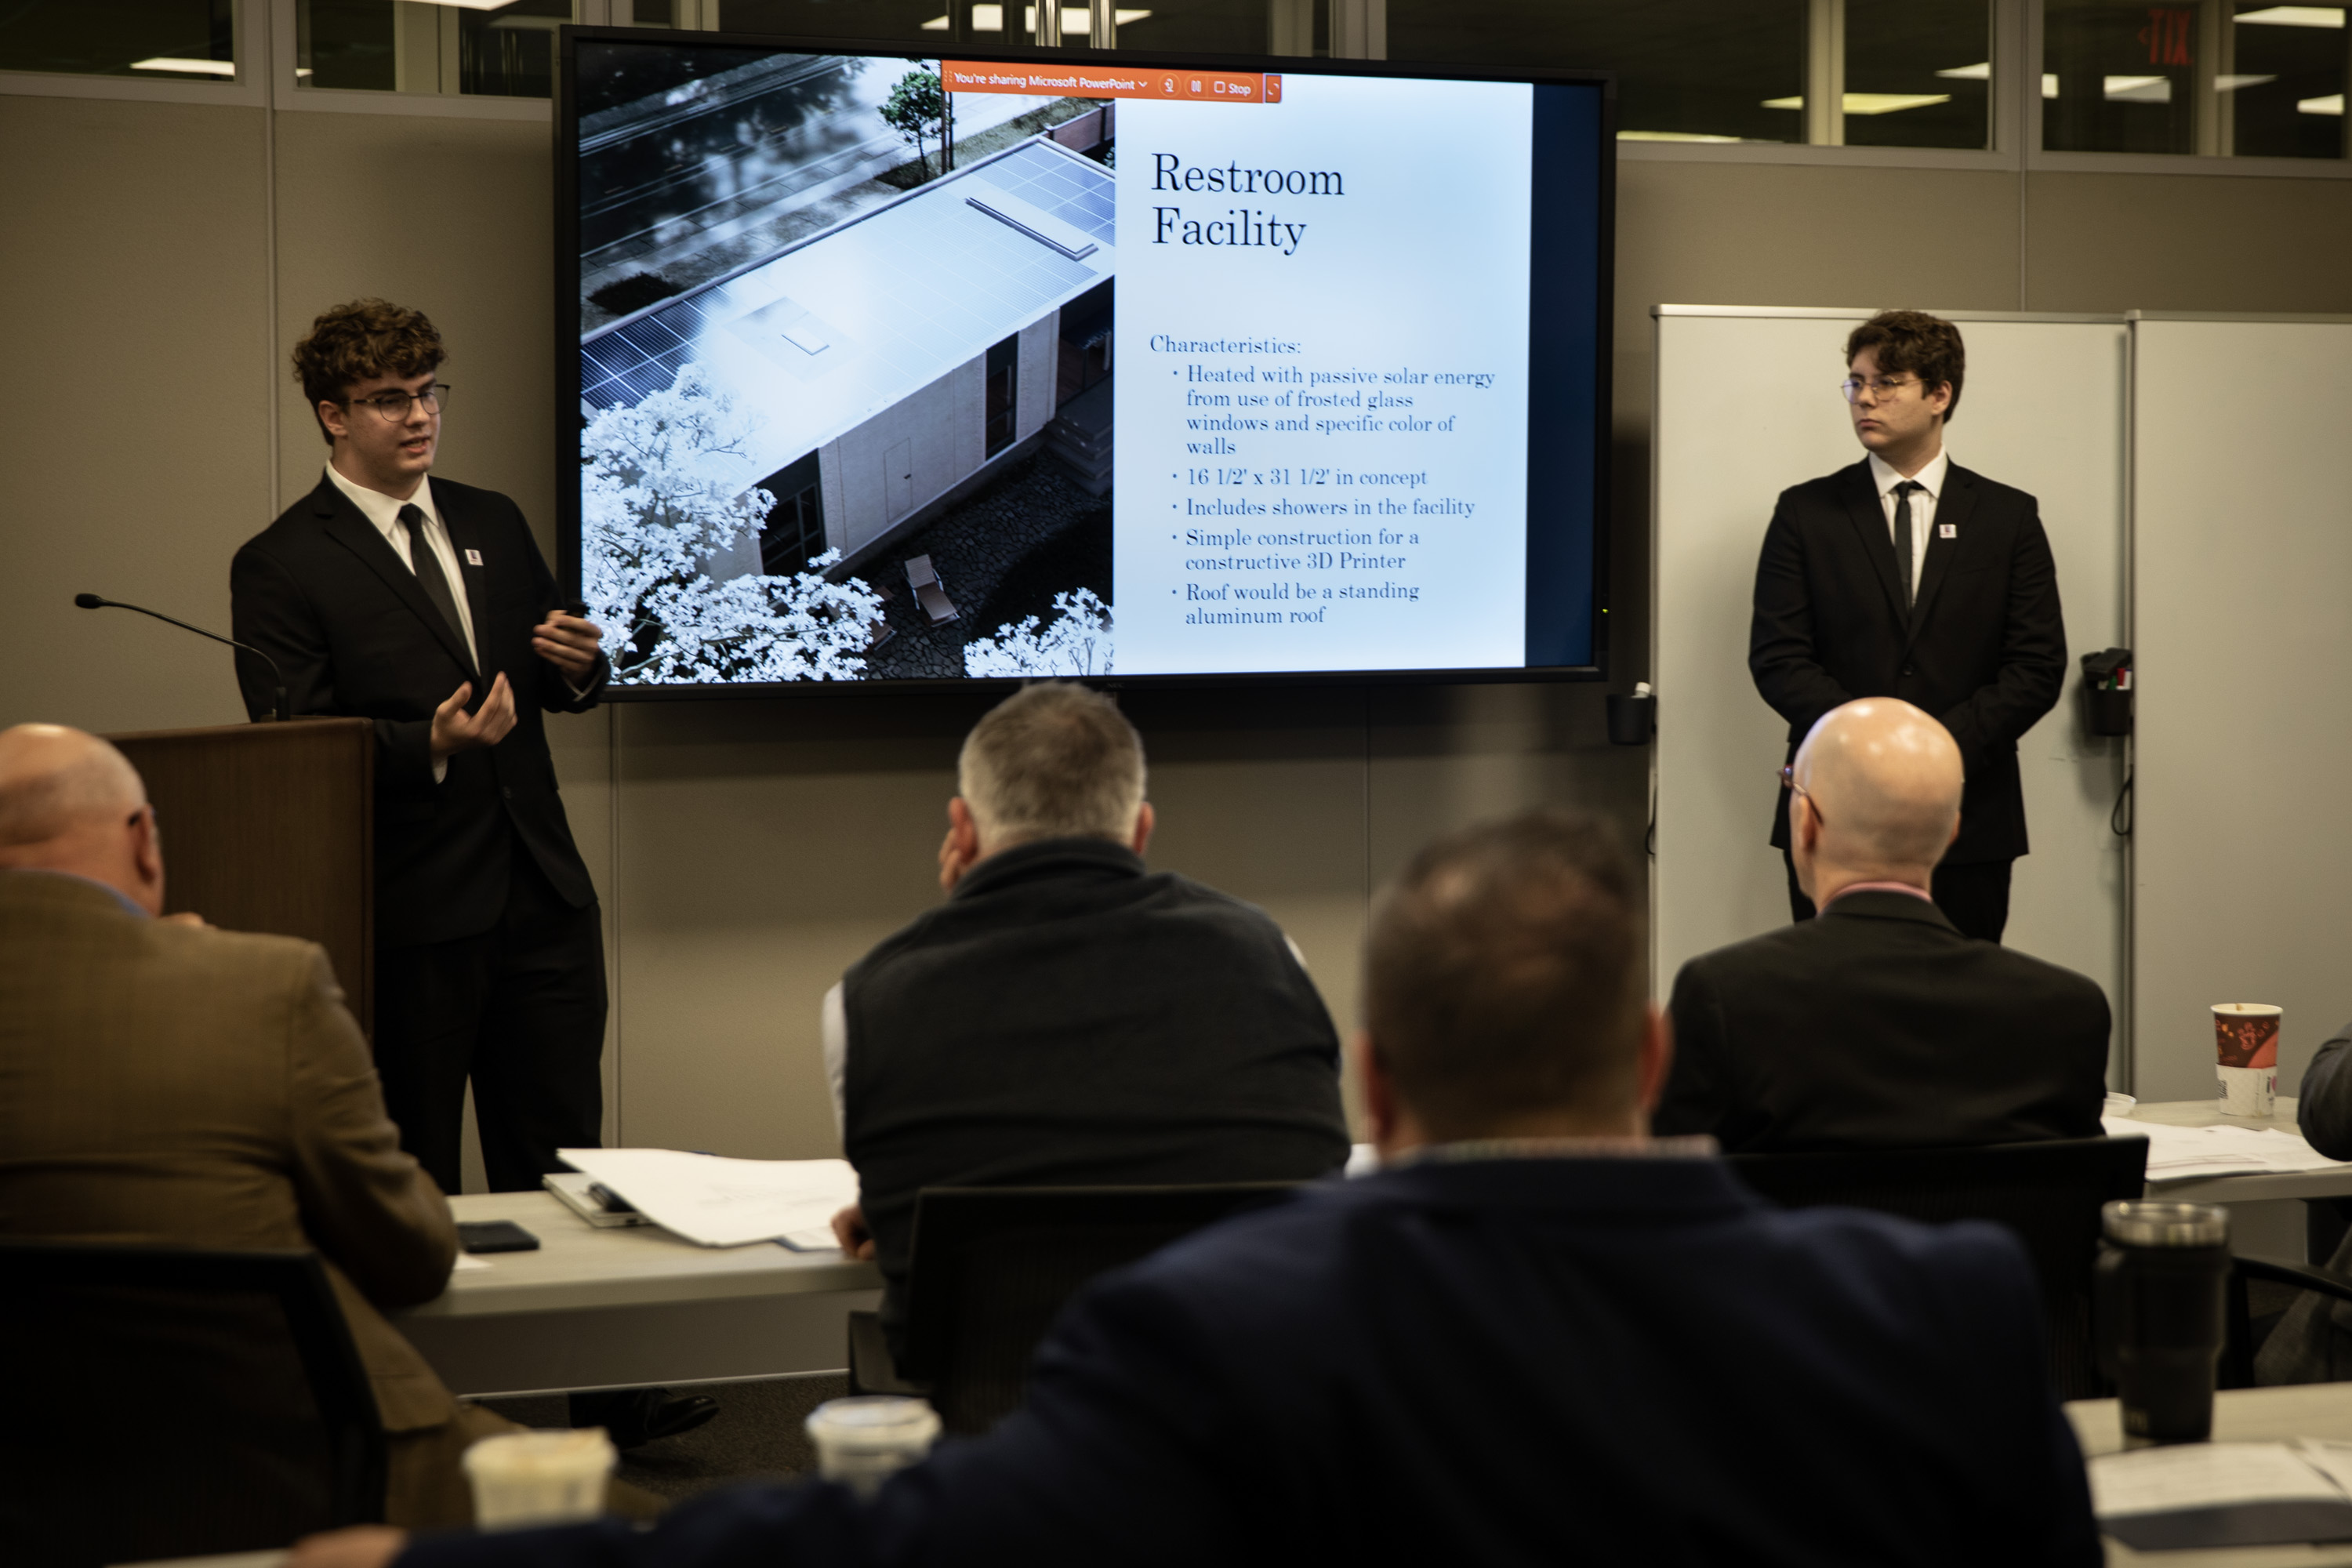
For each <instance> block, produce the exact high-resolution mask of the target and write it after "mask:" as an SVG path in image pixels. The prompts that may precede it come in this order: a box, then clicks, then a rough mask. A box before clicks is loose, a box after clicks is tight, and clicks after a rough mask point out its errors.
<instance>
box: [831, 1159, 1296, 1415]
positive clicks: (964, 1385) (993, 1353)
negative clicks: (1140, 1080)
mask: <svg viewBox="0 0 2352 1568" xmlns="http://www.w3.org/2000/svg"><path fill="white" fill-rule="evenodd" d="M1294 1185H1295V1184H1293V1183H1289V1182H1232V1183H1223V1184H1216V1185H1210V1186H1184V1187H926V1188H924V1189H923V1191H922V1193H921V1194H920V1195H919V1196H918V1197H917V1199H916V1200H915V1229H914V1236H913V1239H912V1245H911V1248H910V1251H909V1254H908V1269H907V1327H906V1334H905V1351H906V1353H905V1355H904V1356H903V1357H902V1358H897V1359H895V1360H894V1358H892V1356H891V1355H890V1352H889V1347H888V1345H887V1342H885V1340H884V1338H883V1334H882V1330H881V1323H880V1321H879V1320H878V1319H877V1318H876V1317H875V1315H874V1314H873V1313H870V1312H858V1313H853V1314H852V1315H851V1321H850V1325H849V1345H850V1384H851V1388H852V1390H853V1392H858V1393H872V1394H926V1395H928V1396H929V1399H930V1401H931V1403H932V1405H934V1406H935V1407H937V1409H938V1410H939V1413H940V1425H941V1426H944V1427H945V1428H946V1429H947V1430H948V1431H950V1432H958V1433H963V1434H967V1435H972V1434H978V1433H982V1432H985V1431H987V1430H988V1429H989V1428H990V1427H991V1426H995V1425H996V1423H997V1422H999V1421H1001V1420H1003V1418H1004V1417H1005V1416H1007V1415H1011V1414H1012V1413H1013V1411H1014V1410H1016V1409H1018V1408H1019V1407H1020V1405H1021V1402H1022V1400H1023V1398H1024V1396H1025V1395H1026V1393H1027V1388H1028V1382H1029V1361H1030V1357H1031V1356H1032V1355H1033V1354H1034V1353H1035V1352H1036V1349H1037V1344H1038V1342H1039V1341H1041V1340H1043V1339H1044V1338H1045V1331H1046V1330H1047V1329H1048V1328H1049V1327H1051V1326H1052V1324H1053V1321H1054V1317H1055V1313H1057V1312H1059V1311H1060V1310H1062V1304H1063V1303H1064V1302H1065V1301H1066V1300H1069V1299H1070V1297H1071V1296H1072V1295H1074V1294H1076V1291H1077V1289H1078V1288H1079V1287H1080V1286H1082V1285H1085V1284H1086V1283H1087V1281H1088V1280H1091V1279H1094V1278H1095V1277H1096V1276H1097V1275H1099V1274H1104V1273H1107V1272H1108V1271H1109V1270H1111V1269H1113V1268H1119V1267H1121V1266H1122V1265H1124V1264H1129V1263H1133V1262H1135V1261H1137V1260H1138V1259H1139V1258H1146V1257H1149V1256H1150V1254H1152V1253H1154V1252H1157V1251H1158V1250H1159V1249H1160V1248H1161V1247H1165V1246H1167V1245H1168V1244H1169V1243H1170V1242H1171V1241H1174V1240H1176V1239H1178V1238H1179V1237H1184V1236H1188V1235H1190V1234H1191V1233H1192V1232H1193V1231H1196V1230H1199V1229H1201V1228H1202V1227H1203V1226H1210V1225H1213V1224H1215V1223H1216V1222H1217V1221H1219V1220H1221V1219H1224V1218H1227V1217H1229V1216H1230V1215H1235V1214H1238V1213H1240V1212H1242V1211H1243V1210H1244V1209H1250V1208H1255V1207H1257V1206H1259V1205H1262V1204H1266V1203H1271V1202H1273V1201H1274V1200H1275V1199H1276V1198H1278V1197H1280V1196H1281V1195H1282V1194H1285V1193H1287V1192H1289V1191H1290V1190H1291V1189H1292V1187H1293V1186H1294Z"/></svg>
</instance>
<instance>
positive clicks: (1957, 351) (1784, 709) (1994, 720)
mask: <svg viewBox="0 0 2352 1568" xmlns="http://www.w3.org/2000/svg"><path fill="white" fill-rule="evenodd" d="M1846 360H1847V363H1848V371H1847V378H1846V381H1845V383H1844V389H1845V395H1846V400H1847V404H1848V405H1849V409H1850V412H1851V413H1852V416H1853V432H1854V436H1855V437H1856V438H1857V439H1859V440H1860V441H1861V443H1862V445H1863V447H1864V448H1865V449H1866V455H1865V456H1864V458H1863V460H1862V461H1861V462H1859V463H1856V464H1855V465H1853V467H1852V468H1841V469H1839V470H1838V471H1837V472H1836V473H1834V474H1831V475H1828V476H1827V477H1825V478H1822V479H1813V480H1810V481H1808V482H1807V483H1805V484H1801V485H1798V486H1795V487H1794V488H1792V489H1788V490H1784V491H1783V492H1781V495H1780V504H1779V505H1778V506H1777V507H1775V508H1774V509H1773V511H1772V522H1771V525H1770V527H1769V528H1768V529H1766V531H1765V534H1764V549H1763V552H1762V555H1761V556H1760V558H1759V561H1758V563H1757V566H1756V602H1755V619H1754V622H1753V623H1752V625H1751V627H1750V630H1749V635H1748V672H1749V674H1750V675H1752V676H1753V677H1754V679H1755V681H1756V689H1757V690H1758V691H1759V693H1761V694H1762V696H1763V698H1764V700H1765V701H1767V702H1769V703H1770V704H1771V705H1772V709H1773V710H1774V711H1775V712H1777V713H1779V714H1780V717H1781V718H1783V719H1785V720H1787V721H1788V723H1789V752H1788V756H1787V757H1786V758H1785V759H1784V761H1788V762H1794V761H1795V760H1796V755H1797V746H1798V744H1799V742H1802V741H1803V740H1804V738H1805V735H1806V733H1807V731H1811V729H1812V727H1813V724H1814V722H1815V721H1817V720H1819V719H1820V718H1821V716H1822V714H1824V713H1826V712H1828V711H1829V710H1831V709H1832V708H1835V707H1838V706H1839V705H1840V704H1842V703H1844V702H1847V701H1849V700H1852V699H1853V698H1856V697H1900V698H1902V699H1903V700H1905V701H1906V702H1909V703H1912V704H1914V705H1916V706H1917V707H1919V708H1922V709H1925V710H1927V712H1928V713H1930V714H1932V715H1934V716H1935V717H1936V718H1937V720H1938V721H1941V722H1942V724H1943V726H1944V728H1945V729H1947V730H1949V731H1951V732H1952V739H1953V740H1955V741H1957V742H1959V746H1960V754H1961V758H1962V761H1963V763H1964V764H1965V766H1966V768H1967V771H1968V794H1967V797H1966V798H1965V799H1964V800H1963V801H1962V803H1961V806H1960V837H1959V838H1958V841H1957V842H1956V843H1954V844H1953V846H1952V847H1951V850H1950V852H1949V853H1948V854H1947V855H1946V856H1945V857H1944V858H1943V861H1942V863H1941V864H1940V865H1938V866H1937V868H1936V889H1935V892H1936V904H1937V907H1938V908H1940V909H1941V910H1943V911H1944V913H1945V914H1946V915H1947V916H1948V917H1949V919H1950V920H1951V922H1952V924H1953V925H1954V926H1955V927H1957V928H1958V930H1959V931H1960V932H1961V934H1963V935H1965V936H1973V937H1982V938H1983V939H1984V940H1985V941H1987V942H1999V941H2000V933H2001V931H2002V930H2003V928H2004V927H2006V926H2007V924H2008V922H2009V884H2010V871H2011V867H2012V865H2013V864H2014V863H2015V861H2016V859H2017V858H2018V857H2019V856H2021V855H2022V854H2024V853H2025V851H2026V837H2025V795H2024V791H2023V788H2022V786H2021V783H2020V781H2019V777H2018V772H2017V742H2018V737H2020V736H2021V735H2023V734H2024V733H2025V732H2026V731H2028V730H2030V729H2032V727H2033V726H2034V724H2035V723H2036V722H2037V721H2040V719H2041V718H2042V715H2043V714H2044V713H2047V712H2049V711H2050V710H2051V708H2052V707H2053V705H2054V704H2055V703H2056V702H2057V700H2058V692H2059V689H2060V687H2061V686H2062V684H2063V681H2064V679H2065V675H2066V626H2065V618H2064V616H2063V614H2062V613H2061V611H2060V609H2059V605H2058V574H2057V569H2056V567H2055V565H2054V564H2053V563H2052V560H2051V556H2050V541H2049V540H2048V538H2047V537H2046V536H2045V535H2044V534H2043V533H2042V518H2041V514H2040V511H2039V509H2038V508H2037V507H2036V505H2035V503H2034V500H2033V498H2032V496H2030V495H2027V494H2026V493H2025V492H2024V491H2023V490H2017V489H2010V488H2009V487H2008V486H2007V485H2003V484H1996V483H1995V482H1993V481H1992V480H1991V479H1986V478H1985V477H1984V476H1983V475H1981V474H1978V473H1973V472H1971V471H1969V469H1967V468H1961V467H1960V466H1959V465H1958V464H1957V463H1954V462H1953V461H1952V460H1951V458H1950V455H1949V454H1948V453H1947V452H1946V451H1945V450H1944V442H1943V432H1944V426H1946V425H1948V424H1949V423H1950V421H1951V418H1952V416H1953V414H1954V413H1955V412H1956V411H1957V410H1958V407H1959V404H1960V386H1961V383H1962V382H1963V380H1964V379H1965V377H1966V372H1967V368H1968V367H1967V359H1966V354H1965V351H1964V348H1963V345H1962V343H1961V342H1960V332H1959V329H1958V328H1957V327H1955V326H1953V325H1952V324H1951V323H1950V322H1949V321H1939V320H1938V319H1937V318H1936V317H1934V316H1930V315H1927V314H1926V313H1924V312H1922V311H1918V310H1885V311H1882V312H1880V313H1879V314H1878V315H1876V316H1874V317H1872V318H1871V319H1870V320H1869V321H1866V322H1864V324H1863V325H1861V326H1859V327H1856V328H1855V329H1854V330H1853V333H1852V334H1851V335H1850V336H1849V337H1848V338H1847V340H1846ZM1772 843H1773V846H1774V847H1776V848H1778V849H1780V851H1781V853H1782V855H1783V856H1784V857H1785V856H1786V855H1787V853H1788V849H1789V812H1788V802H1787V800H1786V799H1783V800H1781V801H1780V804H1779V805H1778V806H1777V807H1776V808H1775V811H1774V816H1773V819H1772ZM1788 870H1789V908H1790V913H1791V914H1792V915H1793V916H1794V917H1795V918H1796V919H1797V920H1800V921H1806V920H1811V918H1812V916H1813V904H1812V900H1810V899H1808V898H1807V897H1805V893H1804V889H1801V888H1800V887H1799V886H1798V885H1797V872H1796V867H1795V865H1794V863H1793V862H1790V864H1789V868H1788Z"/></svg>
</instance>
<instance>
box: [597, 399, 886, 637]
mask: <svg viewBox="0 0 2352 1568" xmlns="http://www.w3.org/2000/svg"><path fill="white" fill-rule="evenodd" d="M749 435H750V426H748V425H747V424H746V423H745V422H744V421H743V420H741V419H740V418H739V417H738V416H736V413H735V410H734V407H733V405H732V403H731V401H730V399H729V398H728V397H727V396H726V395H724V394H723V393H720V392H719V391H718V390H717V389H715V388H714V387H712V386H711V384H710V383H709V379H708V377H706V376H705V375H704V374H703V371H702V368H701V367H700V366H699V365H691V364H690V365H688V366H687V367H686V368H685V369H684V370H681V371H679V372H678V374H677V381H676V382H675V383H673V384H672V385H671V386H670V388H669V390H668V391H667V392H656V393H655V394H654V395H651V396H649V397H647V398H646V400H645V401H644V402H642V403H640V404H638V405H636V406H635V408H618V407H615V408H607V409H605V410H604V412H603V413H601V414H598V415H596V416H594V417H593V418H592V419H591V420H590V421H589V422H588V428H587V430H586V431H585V432H584V433H583V436H582V437H581V450H582V454H583V463H582V472H581V540H580V586H581V594H582V597H583V598H584V599H585V600H586V601H587V605H588V618H589V619H591V620H593V621H595V622H596V623H598V624H599V625H600V626H603V627H604V634H605V635H604V647H605V651H606V652H607V654H609V655H610V657H611V658H612V661H613V675H614V679H616V680H629V681H641V682H659V683H669V682H683V681H715V680H741V681H757V680H850V679H856V678H857V677H858V676H860V675H862V674H863V673H864V672H865V668H866V659H865V657H864V655H865V650H866V645H867V644H868V642H869V641H871V640H872V637H873V634H874V630H875V628H876V627H877V626H879V625H880V624H881V620H882V601H881V599H880V598H879V597H877V595H875V594H874V593H873V592H872V590H870V589H868V588H867V587H866V584H863V583H860V582H857V581H856V580H855V579H852V580H851V581H849V582H846V583H834V582H828V581H827V580H826V579H825V577H824V568H825V567H827V566H830V565H832V564H833V563H835V562H836V561H838V560H840V559H841V553H840V552H838V551H831V550H829V551H827V552H824V554H822V555H820V556H818V557H817V558H816V559H815V560H814V561H811V562H810V563H808V567H807V568H806V569H804V570H803V571H800V572H797V573H793V574H789V575H768V574H750V575H747V576H740V577H730V578H728V579H726V580H724V581H718V580H714V579H713V578H712V577H711V575H710V571H709V563H710V561H711V559H712V557H714V556H717V555H720V554H723V553H725V552H728V551H730V550H731V549H733V548H734V547H735V546H736V545H737V544H738V543H739V542H740V541H741V540H742V538H743V536H744V534H746V533H747V532H748V533H750V534H751V536H752V538H753V540H754V541H756V540H757V538H758V536H759V534H760V531H761V529H763V528H764V527H765V526H766V522H767V517H768V513H769V511H770V510H771V509H772V508H773V507H774V506H775V504H776V501H775V497H773V496H772V495H770V494H769V493H768V492H767V491H766V490H764V489H758V488H756V487H754V488H753V489H748V490H740V491H739V490H737V489H735V488H734V484H733V482H732V479H731V478H730V470H733V471H740V468H739V466H738V464H737V463H735V462H730V459H740V458H741V457H742V456H743V455H744V450H745V441H746V438H747V437H748V436H749Z"/></svg>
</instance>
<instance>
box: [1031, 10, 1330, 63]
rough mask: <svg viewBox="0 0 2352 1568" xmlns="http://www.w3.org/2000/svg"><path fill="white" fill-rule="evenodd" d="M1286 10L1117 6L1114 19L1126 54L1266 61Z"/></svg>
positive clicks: (1121, 45)
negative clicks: (1131, 51) (1141, 52)
mask: <svg viewBox="0 0 2352 1568" xmlns="http://www.w3.org/2000/svg"><path fill="white" fill-rule="evenodd" d="M1287 9H1290V7H1289V6H1287V5H1286V3H1285V0H1118V4H1117V5H1114V6H1113V7H1112V15H1113V16H1116V17H1117V18H1118V47H1120V48H1122V49H1164V50H1166V51H1167V52H1169V53H1171V54H1204V55H1211V54H1213V55H1263V54H1271V53H1273V52H1275V50H1274V39H1273V33H1272V29H1273V26H1274V25H1275V21H1276V13H1277V12H1279V11H1285V10H1287ZM1072 41H1075V40H1072Z"/></svg>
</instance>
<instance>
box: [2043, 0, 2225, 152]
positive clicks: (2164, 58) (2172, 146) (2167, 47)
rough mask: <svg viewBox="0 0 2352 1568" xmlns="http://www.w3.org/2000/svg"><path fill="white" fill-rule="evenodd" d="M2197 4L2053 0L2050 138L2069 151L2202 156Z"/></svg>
mask: <svg viewBox="0 0 2352 1568" xmlns="http://www.w3.org/2000/svg"><path fill="white" fill-rule="evenodd" d="M2197 23H2198V16H2197V8H2196V7H2195V6H2191V5H2147V4H2146V3H2145V0H2141V3H2139V4H2131V3H2129V0H2047V8H2046V9H2045V10H2044V12H2043V26H2042V68H2043V69H2044V70H2045V71H2047V72H2048V73H2049V74H2048V76H2047V77H2046V78H2045V79H2043V82H2042V145H2043V146H2044V147H2048V148H2051V149H2053V151H2061V152H2070V153H2194V152H2196V151H2197V150H2198V148H2197V61H2196V56H2197V52H2198V46H2199V43H2200V39H2199V37H2198V31H2199V29H2198V26H2197Z"/></svg>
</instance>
